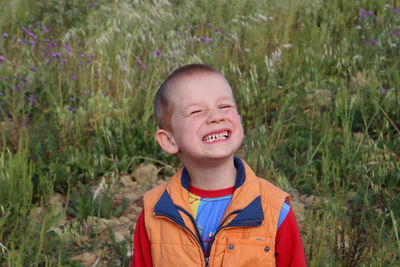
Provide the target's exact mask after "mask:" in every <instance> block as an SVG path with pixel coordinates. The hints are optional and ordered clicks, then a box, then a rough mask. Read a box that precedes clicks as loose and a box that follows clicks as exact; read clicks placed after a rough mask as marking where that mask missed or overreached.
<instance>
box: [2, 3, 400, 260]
mask: <svg viewBox="0 0 400 267" xmlns="http://www.w3.org/2000/svg"><path fill="white" fill-rule="evenodd" d="M0 17H1V19H0V34H1V35H0V133H1V136H0V137H1V138H0V266H64V265H72V266H82V264H83V263H82V262H80V261H79V260H73V255H75V254H76V253H77V252H78V251H85V252H88V253H90V252H92V251H94V250H96V249H97V248H98V247H99V246H103V247H107V248H110V249H112V250H113V251H114V252H113V253H112V254H109V255H108V258H107V260H105V259H102V258H99V259H98V261H97V265H98V266H106V265H109V266H113V265H123V266H129V260H130V251H131V250H132V243H131V238H132V236H125V239H123V240H120V239H118V240H117V239H115V238H114V236H113V235H112V232H113V229H112V228H110V227H109V229H108V230H109V233H110V237H109V240H108V241H104V240H103V239H102V240H100V239H96V229H94V228H95V227H89V226H88V225H89V222H88V219H91V220H93V218H95V219H96V218H106V219H110V218H115V217H118V216H120V214H122V213H123V212H124V211H125V210H126V209H127V207H129V205H130V204H129V203H128V202H127V201H120V202H119V203H115V202H114V201H113V200H114V199H115V198H116V196H117V195H118V194H119V192H121V190H123V187H124V184H123V183H119V181H120V179H121V177H124V176H126V175H129V174H131V173H132V172H133V171H135V169H137V168H138V167H139V166H141V164H143V163H146V164H148V163H151V164H153V165H154V166H156V167H157V168H158V170H159V173H158V175H159V177H161V178H163V177H168V176H169V175H171V174H172V172H173V170H174V169H176V168H178V167H179V162H178V161H177V160H176V158H174V157H171V156H168V155H166V154H165V153H163V152H162V151H161V149H160V148H159V146H158V145H157V143H156V140H155V138H154V133H155V130H156V124H155V120H154V118H153V111H152V100H153V96H154V94H155V92H156V90H157V88H158V86H159V85H160V83H161V82H162V81H163V80H164V79H165V78H166V76H167V75H168V73H170V72H171V70H173V69H175V68H177V67H178V66H182V65H184V64H188V63H193V62H203V63H207V64H210V65H212V66H214V67H216V68H217V69H219V70H220V71H221V72H222V73H223V74H224V75H225V76H226V77H227V79H228V81H229V83H230V84H231V86H232V90H233V91H234V94H235V96H236V101H237V103H238V106H239V110H240V113H241V115H242V120H243V126H244V129H245V140H244V143H243V146H242V148H241V149H240V151H239V152H238V154H239V155H240V156H242V157H243V158H245V159H246V161H247V162H248V163H249V164H250V165H251V166H252V167H253V168H254V170H255V171H256V173H257V174H258V175H259V176H263V177H266V178H267V179H269V180H271V181H272V182H273V183H274V184H276V185H278V186H280V187H282V188H284V189H285V190H287V191H288V192H290V193H291V194H292V196H293V203H294V205H297V206H298V207H297V210H298V213H297V216H298V219H299V225H300V230H301V234H302V238H303V243H304V246H305V253H306V257H307V262H308V265H309V266H398V265H399V264H400V235H399V231H400V229H399V227H400V209H399V207H400V91H399V85H400V58H399V49H400V3H399V2H398V1H396V0H380V1H376V0H358V1H349V0H335V1H328V0H279V1H278V0H268V1H255V0H243V1H239V0H220V1H188V0H185V1H175V0H157V1H156V0H154V1H138V0H80V1H77V0H71V1H62V0H47V1H43V0H37V1H29V0H13V1H7V0H6V1H1V2H0ZM161 178H160V179H161ZM99 184H102V186H103V187H102V188H103V189H102V194H98V192H99V191H98V190H96V188H99V187H98V186H99ZM116 185H118V186H116ZM54 195H58V196H63V197H64V201H63V202H62V204H60V203H58V204H57V202H55V203H56V204H54V205H53V204H51V203H54V201H52V199H53V196H54ZM60 220H62V223H61V222H60ZM134 224H135V221H133V220H132V222H131V227H132V230H133V228H134ZM131 232H132V231H131ZM82 235H88V236H89V239H90V240H95V242H88V243H85V244H84V245H82V244H81V243H79V242H78V240H79V237H80V236H82ZM110 255H111V256H110ZM104 257H105V256H104Z"/></svg>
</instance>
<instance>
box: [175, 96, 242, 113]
mask: <svg viewBox="0 0 400 267" xmlns="http://www.w3.org/2000/svg"><path fill="white" fill-rule="evenodd" d="M226 100H229V101H231V102H233V103H234V104H235V103H236V102H235V100H234V99H233V98H232V97H228V96H224V97H221V98H219V99H217V102H220V101H226ZM202 106H204V105H203V103H201V102H195V103H190V104H188V105H186V106H184V107H183V110H187V109H188V108H191V107H202Z"/></svg>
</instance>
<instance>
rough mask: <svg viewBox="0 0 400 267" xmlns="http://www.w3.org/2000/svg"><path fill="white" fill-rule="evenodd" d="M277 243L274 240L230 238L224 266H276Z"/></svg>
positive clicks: (225, 252)
mask: <svg viewBox="0 0 400 267" xmlns="http://www.w3.org/2000/svg"><path fill="white" fill-rule="evenodd" d="M274 258H275V242H273V240H272V238H268V239H265V238H252V239H237V238H228V239H227V243H226V246H225V250H224V258H223V266H235V267H239V266H245V267H250V266H274V262H275V261H274Z"/></svg>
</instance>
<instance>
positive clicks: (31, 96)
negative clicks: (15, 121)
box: [29, 95, 36, 107]
mask: <svg viewBox="0 0 400 267" xmlns="http://www.w3.org/2000/svg"><path fill="white" fill-rule="evenodd" d="M29 102H30V103H32V105H33V106H34V107H36V100H35V97H34V96H33V95H29Z"/></svg>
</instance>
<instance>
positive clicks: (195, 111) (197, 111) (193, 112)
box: [190, 109, 202, 115]
mask: <svg viewBox="0 0 400 267" xmlns="http://www.w3.org/2000/svg"><path fill="white" fill-rule="evenodd" d="M200 112H202V110H201V109H197V110H193V111H192V112H190V115H193V114H197V113H200Z"/></svg>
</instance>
